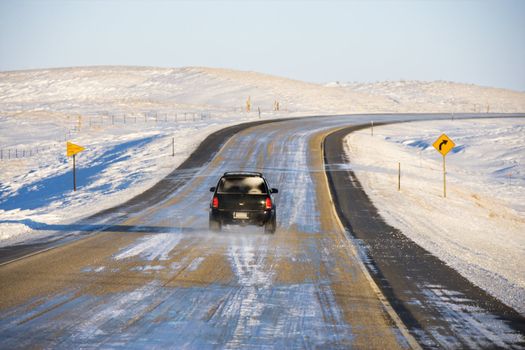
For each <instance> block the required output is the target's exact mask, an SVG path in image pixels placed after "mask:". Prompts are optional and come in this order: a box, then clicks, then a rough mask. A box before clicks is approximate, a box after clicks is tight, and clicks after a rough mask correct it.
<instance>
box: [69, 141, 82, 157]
mask: <svg viewBox="0 0 525 350" xmlns="http://www.w3.org/2000/svg"><path fill="white" fill-rule="evenodd" d="M66 146H67V151H66V152H67V156H68V157H72V156H74V155H75V154H77V153H80V152H82V151H83V150H85V148H84V147H82V146H79V145H75V144H74V143H71V142H68V143H67V144H66Z"/></svg>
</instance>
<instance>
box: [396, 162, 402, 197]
mask: <svg viewBox="0 0 525 350" xmlns="http://www.w3.org/2000/svg"><path fill="white" fill-rule="evenodd" d="M397 190H398V191H401V162H399V163H397Z"/></svg>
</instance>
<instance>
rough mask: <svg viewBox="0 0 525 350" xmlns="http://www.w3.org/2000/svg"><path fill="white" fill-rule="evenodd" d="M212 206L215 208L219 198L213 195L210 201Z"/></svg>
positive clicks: (217, 205)
mask: <svg viewBox="0 0 525 350" xmlns="http://www.w3.org/2000/svg"><path fill="white" fill-rule="evenodd" d="M211 206H212V208H215V209H217V208H218V207H219V198H217V197H213V201H212V202H211Z"/></svg>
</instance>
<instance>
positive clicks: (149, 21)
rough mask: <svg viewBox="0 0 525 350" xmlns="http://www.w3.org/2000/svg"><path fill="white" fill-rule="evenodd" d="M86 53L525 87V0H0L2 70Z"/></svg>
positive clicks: (305, 76) (75, 62) (356, 77)
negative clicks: (261, 0)
mask: <svg viewBox="0 0 525 350" xmlns="http://www.w3.org/2000/svg"><path fill="white" fill-rule="evenodd" d="M84 65H140V66H161V67H181V66H209V67H224V68H233V69H241V70H254V71H258V72H263V73H269V74H275V75H279V76H285V77H289V78H295V79H300V80H305V81H312V82H329V81H336V80H338V81H363V82H370V81H378V80H399V79H417V80H451V81H456V82H465V83H474V84H479V85H485V86H495V87H505V88H511V89H515V90H520V91H525V1H523V0H515V1H511V0H478V1H428V0H427V1H415V0H412V1H324V2H318V1H298V0H296V1H265V2H260V1H240V0H239V1H229V2H228V1H158V0H157V1H155V0H153V1H145V0H143V1H124V0H115V1H78V0H77V1H47V0H40V1H26V0H13V1H7V0H0V70H2V71H7V70H19V69H30V68H49V67H69V66H84Z"/></svg>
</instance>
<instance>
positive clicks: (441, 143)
mask: <svg viewBox="0 0 525 350" xmlns="http://www.w3.org/2000/svg"><path fill="white" fill-rule="evenodd" d="M433 146H434V148H435V149H436V151H438V152H439V153H441V154H442V155H443V156H446V155H447V153H448V152H450V151H451V150H452V148H454V147H455V146H456V144H455V143H454V141H452V139H450V138H449V137H448V136H447V135H445V134H443V135H441V136H440V137H439V138H438V139H437V140H436V142H434V144H433Z"/></svg>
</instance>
